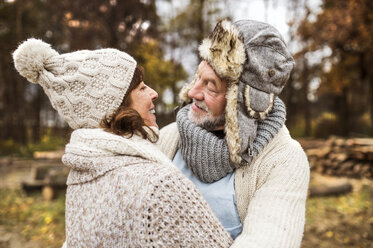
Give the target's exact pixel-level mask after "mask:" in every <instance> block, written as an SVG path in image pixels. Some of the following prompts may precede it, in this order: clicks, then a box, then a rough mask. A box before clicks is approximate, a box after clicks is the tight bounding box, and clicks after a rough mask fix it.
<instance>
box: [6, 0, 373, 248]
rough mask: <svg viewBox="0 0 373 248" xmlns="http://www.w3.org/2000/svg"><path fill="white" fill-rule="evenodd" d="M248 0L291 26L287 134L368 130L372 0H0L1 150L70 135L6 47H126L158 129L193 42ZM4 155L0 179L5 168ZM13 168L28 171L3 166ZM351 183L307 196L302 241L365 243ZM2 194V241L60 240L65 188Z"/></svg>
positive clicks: (41, 243) (372, 120)
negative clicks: (347, 190) (6, 234)
mask: <svg viewBox="0 0 373 248" xmlns="http://www.w3.org/2000/svg"><path fill="white" fill-rule="evenodd" d="M250 1H261V2H263V4H264V6H265V7H266V8H268V6H270V5H276V4H284V3H285V5H286V9H287V10H286V11H287V21H288V25H289V29H288V33H282V35H284V36H285V37H286V38H287V39H286V40H287V43H288V45H289V48H290V50H291V51H292V53H293V55H294V58H295V60H296V66H295V68H294V70H293V73H292V75H291V77H290V79H289V82H288V84H287V86H286V87H285V89H284V91H283V92H282V94H281V95H280V97H281V98H282V99H283V100H284V101H285V104H286V106H287V122H286V124H287V126H288V128H289V129H290V131H291V133H292V135H293V136H295V137H307V138H308V137H313V138H327V137H329V136H331V135H338V136H344V137H349V136H354V137H356V136H357V137H369V136H372V135H373V70H372V64H373V61H372V60H373V51H372V49H373V46H372V42H373V33H372V30H373V1H371V0H338V1H336V0H318V1H319V2H320V6H319V8H318V10H317V11H316V10H315V9H314V8H312V7H311V5H310V2H312V1H316V0H288V1H282V2H281V0H231V1H228V0H188V1H178V0H59V1H52V0H0V44H1V45H0V157H2V156H4V155H16V156H17V157H18V156H20V157H23V158H25V157H26V158H30V157H32V154H33V153H34V152H35V151H47V150H55V149H58V148H62V147H63V146H64V144H66V143H67V142H68V139H69V136H70V132H71V130H70V129H69V128H68V126H67V125H66V123H65V122H64V121H63V120H61V119H60V118H59V117H58V114H57V112H56V111H54V110H53V109H52V107H51V105H50V103H49V100H48V98H47V97H46V95H45V94H44V92H43V91H42V89H41V87H40V86H38V85H34V84H31V83H29V82H27V81H26V80H25V79H24V78H22V77H21V76H20V75H19V74H18V73H17V72H16V70H15V69H14V65H13V61H12V56H11V54H12V51H14V50H15V49H16V48H17V46H18V44H19V43H20V42H21V41H23V40H25V39H27V38H29V37H35V38H40V39H43V40H44V41H46V42H48V43H50V44H52V46H53V47H54V48H55V49H57V50H58V51H59V52H60V53H65V52H70V51H75V50H77V49H99V48H104V47H114V48H118V49H120V50H124V51H126V52H128V53H130V54H131V55H132V56H134V57H135V59H136V60H137V61H138V63H139V64H140V65H142V66H143V67H144V69H145V82H146V83H147V84H149V85H150V86H151V87H153V88H154V89H156V90H157V91H158V93H159V99H158V100H157V102H156V105H157V121H158V123H159V124H160V126H163V125H165V124H167V123H169V122H171V121H172V120H173V118H174V117H173V108H174V107H175V106H176V105H177V104H178V97H177V95H178V92H179V90H180V88H181V87H182V86H183V84H185V83H188V82H189V81H190V80H191V79H192V77H193V74H194V70H195V68H196V66H197V64H198V60H199V58H198V53H197V47H198V44H199V43H200V42H201V40H202V39H203V38H204V37H205V36H206V35H208V34H209V33H210V32H211V30H212V28H213V27H214V25H215V24H216V22H217V21H218V20H220V19H223V18H228V19H232V20H234V19H235V17H234V12H235V11H236V9H237V7H236V6H242V5H244V4H245V2H250ZM280 2H281V3H280ZM267 14H268V13H266V15H267ZM247 18H250V15H248V16H247ZM0 159H1V158H0ZM4 161H5V162H4ZM4 161H2V162H3V164H1V163H0V169H1V171H0V172H1V173H0V176H3V175H4V176H3V177H2V178H0V179H1V180H0V186H1V185H2V183H3V181H2V180H3V179H5V177H6V178H7V179H8V177H9V176H8V175H10V173H9V174H6V171H5V170H12V169H11V168H12V166H14V164H13V165H12V164H11V163H10V162H9V161H10V160H9V161H8V160H7V158H6V157H4ZM6 161H8V162H6ZM7 163H8V164H9V166H7V165H4V164H7ZM25 163H27V160H26V162H25ZM28 166H30V165H28ZM22 169H23V170H28V169H29V168H28V167H26V166H25V168H23V167H15V168H14V169H13V172H14V173H16V174H17V173H20V171H21V170H22ZM12 180H13V178H9V180H8V181H12ZM326 180H329V179H326ZM4 181H6V180H4ZM13 181H14V180H13ZM312 181H313V179H312V178H311V187H312ZM357 181H358V182H357V183H358V184H363V186H361V187H358V188H360V189H358V190H355V191H354V192H353V193H351V194H347V195H342V196H332V197H327V198H317V197H316V198H310V199H309V200H308V201H307V223H306V229H305V235H304V241H303V244H302V247H305V248H306V247H307V248H308V247H371V244H372V243H371V241H372V240H373V236H372V234H371V233H372V232H371V230H372V228H373V217H372V216H373V208H372V199H373V188H372V187H371V185H372V183H371V181H369V180H368V181H365V182H363V183H361V182H360V181H359V180H357ZM365 185H370V186H369V187H368V186H365ZM354 188H355V186H354ZM0 199H1V200H0V237H1V235H2V231H1V228H4V227H5V228H6V229H7V231H10V232H16V233H20V234H22V237H24V238H25V239H26V240H28V241H30V240H32V241H37V242H38V243H37V244H35V245H34V246H30V247H61V245H62V242H63V241H64V237H65V236H64V196H63V194H61V195H59V196H58V197H57V198H56V199H53V200H52V201H45V200H43V197H42V196H41V195H40V193H39V194H34V195H29V194H26V193H25V192H24V191H22V190H18V189H17V190H14V189H7V188H6V187H0ZM17 237H18V236H17ZM20 247H24V246H22V245H20Z"/></svg>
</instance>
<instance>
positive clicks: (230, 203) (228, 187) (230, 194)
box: [173, 149, 242, 239]
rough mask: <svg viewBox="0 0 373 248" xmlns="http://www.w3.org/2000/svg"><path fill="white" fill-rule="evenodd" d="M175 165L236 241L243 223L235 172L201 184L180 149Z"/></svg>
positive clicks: (174, 161) (175, 158)
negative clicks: (235, 183) (238, 202)
mask: <svg viewBox="0 0 373 248" xmlns="http://www.w3.org/2000/svg"><path fill="white" fill-rule="evenodd" d="M173 164H174V165H175V166H176V167H177V168H178V169H179V170H180V171H181V172H182V173H183V174H184V176H186V177H187V178H189V180H191V181H192V182H193V183H194V184H195V185H196V186H197V188H198V189H199V191H200V193H201V194H202V196H203V197H204V198H205V200H206V201H207V203H208V204H209V205H210V207H211V209H212V211H213V212H214V213H215V216H216V217H218V219H219V220H220V222H221V223H222V225H223V227H224V228H225V230H226V231H227V232H229V234H230V235H231V237H232V238H233V239H235V238H236V237H237V236H238V235H239V234H240V233H241V232H242V223H241V220H240V217H239V215H238V209H237V205H236V193H235V190H234V175H235V172H232V173H230V174H228V175H226V176H225V177H223V178H222V179H220V180H219V181H216V182H213V183H204V182H201V181H200V180H199V179H198V178H197V177H196V176H195V175H194V174H193V172H192V170H191V169H190V168H189V167H188V166H187V165H186V163H185V161H184V159H183V157H182V155H181V152H180V149H179V150H178V151H177V153H176V155H175V157H174V160H173Z"/></svg>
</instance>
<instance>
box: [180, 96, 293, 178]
mask: <svg viewBox="0 0 373 248" xmlns="http://www.w3.org/2000/svg"><path fill="white" fill-rule="evenodd" d="M189 109H190V105H187V106H185V107H184V108H182V109H181V110H180V111H179V112H178V114H177V116H176V122H177V126H178V129H179V133H180V142H179V149H180V150H181V154H182V156H183V158H184V160H185V162H186V164H187V166H188V167H189V168H190V169H191V170H192V172H193V174H194V175H196V176H197V177H198V178H199V179H200V180H201V181H202V182H206V183H212V182H215V181H218V180H219V179H221V178H223V177H225V176H226V175H227V174H229V173H231V172H232V171H233V170H234V169H237V168H239V167H241V166H242V165H247V164H250V163H251V162H252V161H253V159H254V158H255V157H256V156H257V155H258V154H259V153H260V152H261V151H262V150H263V148H264V147H265V146H266V145H267V144H268V143H269V142H270V141H271V140H272V139H273V137H274V136H275V135H276V134H277V133H278V131H279V130H280V128H281V127H282V126H283V124H284V123H285V119H286V110H285V105H284V103H283V102H282V101H281V100H280V99H279V98H278V97H276V98H275V101H274V106H273V109H272V111H271V112H270V113H269V115H268V117H267V118H266V119H265V120H264V121H258V127H257V135H256V137H255V140H254V142H253V150H252V156H250V158H251V160H250V161H248V163H245V164H240V165H238V164H234V163H233V162H231V161H230V159H229V151H228V145H227V143H226V141H225V139H224V138H219V137H218V136H216V135H215V134H214V133H212V132H209V131H207V130H206V129H203V128H201V127H199V126H197V125H196V124H195V123H193V122H192V121H190V120H189V118H188V111H189Z"/></svg>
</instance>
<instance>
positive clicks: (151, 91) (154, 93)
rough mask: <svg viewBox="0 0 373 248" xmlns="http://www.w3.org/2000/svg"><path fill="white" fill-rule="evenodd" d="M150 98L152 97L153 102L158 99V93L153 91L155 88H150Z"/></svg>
mask: <svg viewBox="0 0 373 248" xmlns="http://www.w3.org/2000/svg"><path fill="white" fill-rule="evenodd" d="M150 96H151V97H152V100H153V101H154V100H155V99H157V98H158V93H157V91H155V90H153V88H150Z"/></svg>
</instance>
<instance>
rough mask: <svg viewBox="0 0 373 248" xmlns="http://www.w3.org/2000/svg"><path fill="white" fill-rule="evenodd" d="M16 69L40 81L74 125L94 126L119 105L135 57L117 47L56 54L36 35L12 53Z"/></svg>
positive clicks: (64, 116) (134, 63) (75, 127)
mask: <svg viewBox="0 0 373 248" xmlns="http://www.w3.org/2000/svg"><path fill="white" fill-rule="evenodd" d="M13 60H14V65H15V68H16V69H17V71H18V72H19V73H20V74H21V75H22V76H23V77H25V78H26V79H27V80H28V81H30V82H31V83H34V84H40V85H41V86H42V88H43V89H44V92H45V93H46V94H47V96H48V98H49V100H50V101H51V104H52V106H53V108H54V109H56V110H57V111H58V113H59V114H60V116H61V117H62V118H63V119H64V120H65V121H66V122H67V123H68V124H69V125H70V127H71V128H73V129H78V128H97V127H99V125H100V122H101V121H102V119H103V118H104V117H105V116H108V117H110V115H112V114H113V113H114V111H115V110H116V109H117V108H118V107H119V106H120V104H121V103H122V101H123V98H124V96H125V94H126V91H127V89H128V87H129V85H130V83H131V81H132V77H133V73H134V71H135V68H136V64H137V63H136V61H135V60H134V59H133V58H132V57H131V56H130V55H128V54H127V53H125V52H121V51H119V50H116V49H112V48H106V49H99V50H94V51H92V50H80V51H76V52H72V53H65V54H59V53H58V52H57V51H55V50H54V49H53V48H51V46H50V45H49V44H47V43H45V42H43V41H41V40H38V39H34V38H31V39H28V40H26V41H25V42H23V43H22V44H21V45H20V46H19V47H18V48H17V50H16V51H15V52H14V53H13Z"/></svg>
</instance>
